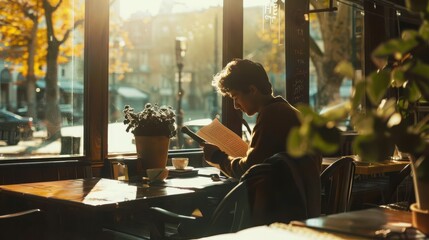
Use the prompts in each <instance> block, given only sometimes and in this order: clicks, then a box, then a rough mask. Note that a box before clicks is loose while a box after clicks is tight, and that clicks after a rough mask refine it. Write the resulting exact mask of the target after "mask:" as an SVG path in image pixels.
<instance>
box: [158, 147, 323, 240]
mask: <svg viewBox="0 0 429 240" xmlns="http://www.w3.org/2000/svg"><path fill="white" fill-rule="evenodd" d="M319 173H320V159H316V158H312V157H304V158H300V159H293V158H290V157H289V156H287V155H286V154H285V153H279V154H276V155H274V156H273V157H271V158H269V159H267V160H266V161H265V162H264V163H262V164H257V165H254V166H253V167H251V168H250V169H249V170H248V171H247V172H246V173H245V174H244V175H243V176H242V178H241V179H240V182H239V184H238V185H237V186H236V187H235V188H234V189H232V190H231V191H230V192H229V193H228V194H227V195H226V196H225V197H224V199H223V200H222V201H221V202H220V204H219V205H218V206H217V208H216V209H215V211H214V212H213V214H212V215H211V216H203V217H202V218H195V217H190V216H183V215H178V214H175V213H172V212H169V211H167V210H165V209H160V208H156V207H153V208H151V211H152V214H153V217H154V219H155V220H154V222H155V223H157V224H156V228H154V229H153V232H152V233H151V239H152V238H159V239H163V238H165V236H164V228H163V224H164V223H166V222H170V223H171V222H176V223H180V224H179V228H178V235H175V236H173V237H170V239H171V238H173V239H177V238H178V239H190V238H199V237H203V236H209V235H214V234H220V233H226V232H236V231H238V230H241V229H244V228H248V227H252V226H258V225H266V224H270V223H273V222H285V223H288V222H290V221H292V220H304V219H307V218H311V217H318V216H319V215H320V176H319Z"/></svg>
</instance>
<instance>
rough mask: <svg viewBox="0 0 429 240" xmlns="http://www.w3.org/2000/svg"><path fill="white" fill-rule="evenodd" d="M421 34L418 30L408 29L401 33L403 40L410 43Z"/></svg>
mask: <svg viewBox="0 0 429 240" xmlns="http://www.w3.org/2000/svg"><path fill="white" fill-rule="evenodd" d="M418 35H419V33H418V32H417V31H416V30H413V29H406V30H404V31H403V32H402V33H401V38H402V39H403V40H405V41H408V40H410V39H415V38H416V37H417V36H418Z"/></svg>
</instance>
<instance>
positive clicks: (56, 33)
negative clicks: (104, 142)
mask: <svg viewBox="0 0 429 240" xmlns="http://www.w3.org/2000/svg"><path fill="white" fill-rule="evenodd" d="M50 2H51V1H48V3H50ZM84 2H85V1H84V0H64V1H60V2H59V3H60V4H59V5H58V8H53V7H52V8H51V6H49V7H46V9H45V6H43V5H42V1H32V0H28V1H5V0H1V1H0V21H2V20H4V22H6V23H7V25H4V26H2V27H1V28H0V36H1V38H0V39H1V42H0V52H1V55H0V74H1V76H0V84H1V91H0V157H1V159H9V158H28V157H34V158H36V157H43V158H46V157H49V156H59V155H67V156H68V155H82V154H83V148H82V146H83V117H84V116H83V90H84V89H83V43H84V28H83V23H84V22H83V18H84V11H85V10H84ZM52 4H54V3H52Z"/></svg>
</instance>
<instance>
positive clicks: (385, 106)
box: [377, 98, 396, 122]
mask: <svg viewBox="0 0 429 240" xmlns="http://www.w3.org/2000/svg"><path fill="white" fill-rule="evenodd" d="M395 112H396V99H394V98H389V99H387V100H386V99H383V101H381V103H380V105H378V108H377V116H380V117H381V118H382V119H383V120H384V121H386V122H387V120H388V119H389V118H390V117H391V116H392V115H393V114H394V113H395Z"/></svg>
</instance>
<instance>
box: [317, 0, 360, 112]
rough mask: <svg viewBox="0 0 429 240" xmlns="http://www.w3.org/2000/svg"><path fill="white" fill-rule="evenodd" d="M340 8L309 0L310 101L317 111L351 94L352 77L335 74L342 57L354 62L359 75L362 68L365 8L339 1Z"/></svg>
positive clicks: (340, 101) (338, 103) (334, 104)
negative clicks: (334, 8) (335, 8)
mask: <svg viewBox="0 0 429 240" xmlns="http://www.w3.org/2000/svg"><path fill="white" fill-rule="evenodd" d="M336 3H337V4H336V7H337V10H333V9H329V8H328V1H310V9H311V10H314V9H326V10H324V11H321V12H317V11H315V12H314V13H311V14H310V15H309V16H310V19H309V20H310V79H309V81H310V89H309V91H310V104H311V105H312V106H313V107H314V109H316V110H317V111H319V112H320V111H321V112H323V111H325V110H326V109H329V108H332V107H335V106H339V105H341V104H342V103H343V102H344V101H346V100H348V99H349V97H350V96H351V93H352V87H353V84H354V83H353V79H347V78H344V77H343V76H340V75H338V74H336V73H335V66H336V65H337V64H338V63H339V62H340V61H343V60H347V61H349V62H350V63H352V64H353V66H354V68H355V71H356V74H357V75H358V74H359V75H362V69H363V64H362V62H363V56H364V55H363V51H364V48H363V16H364V14H363V10H362V8H361V7H360V6H357V5H356V4H353V3H350V2H347V1H337V2H336Z"/></svg>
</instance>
